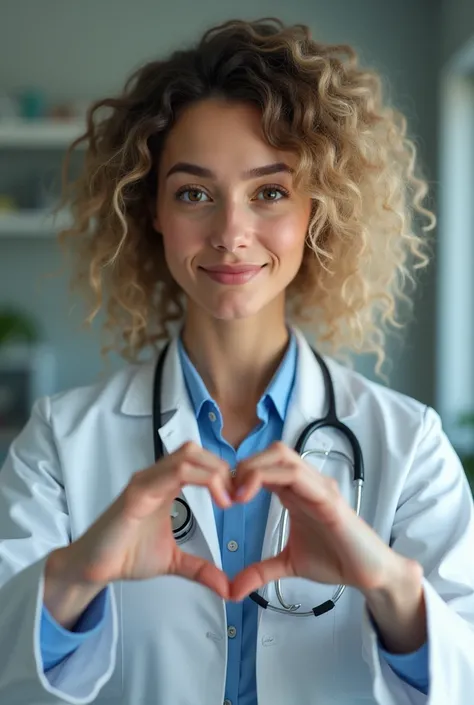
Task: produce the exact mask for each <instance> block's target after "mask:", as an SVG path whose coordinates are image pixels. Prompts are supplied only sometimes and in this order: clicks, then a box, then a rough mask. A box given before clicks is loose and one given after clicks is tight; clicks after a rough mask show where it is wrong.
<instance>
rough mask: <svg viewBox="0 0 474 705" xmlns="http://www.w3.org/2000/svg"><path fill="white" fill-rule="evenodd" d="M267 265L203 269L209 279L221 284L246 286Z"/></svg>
mask: <svg viewBox="0 0 474 705" xmlns="http://www.w3.org/2000/svg"><path fill="white" fill-rule="evenodd" d="M264 267H265V265H261V264H243V263H242V264H232V265H231V264H217V265H209V266H208V267H201V268H200V269H202V271H203V272H205V273H206V274H207V275H208V277H210V278H211V279H212V280H214V281H216V282H218V283H219V284H245V283H246V282H248V281H250V280H251V279H253V278H254V277H256V276H257V275H258V274H259V273H260V272H261V271H262V269H263V268H264Z"/></svg>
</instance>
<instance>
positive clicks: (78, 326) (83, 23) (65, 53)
mask: <svg viewBox="0 0 474 705" xmlns="http://www.w3.org/2000/svg"><path fill="white" fill-rule="evenodd" d="M264 16H278V17H280V18H281V19H283V20H285V21H287V22H300V23H304V24H308V25H309V26H310V27H311V28H312V30H313V34H314V36H315V37H317V38H320V39H321V40H323V41H327V42H342V43H349V44H352V45H353V46H354V47H355V48H356V49H357V51H358V52H359V54H360V55H361V58H362V60H363V62H364V63H366V64H367V65H369V66H372V67H374V68H376V69H378V70H379V71H380V72H381V73H382V74H383V76H384V77H385V81H386V85H387V90H388V95H389V96H390V99H391V101H392V103H393V104H395V105H396V106H397V107H399V108H400V109H401V110H402V111H404V112H405V113H406V115H407V117H408V120H409V126H410V133H411V136H412V137H414V139H415V141H416V143H417V145H418V149H419V153H420V156H421V160H422V164H423V167H424V172H425V174H426V176H427V177H428V180H429V182H430V185H431V198H432V206H433V208H434V209H435V210H436V212H437V214H438V218H439V223H438V228H437V231H436V243H435V248H434V249H435V262H434V264H433V265H432V267H431V269H430V271H429V272H428V273H426V274H424V276H423V278H422V281H421V284H420V286H419V288H418V292H417V295H416V303H415V309H414V317H413V322H412V323H411V325H410V326H409V327H408V328H406V329H405V330H404V332H403V334H402V335H401V336H399V337H393V339H391V340H390V341H389V347H388V355H389V357H390V359H391V367H390V369H389V374H390V379H389V384H390V386H392V387H393V388H395V389H397V390H400V391H402V392H405V393H407V394H410V395H412V396H414V397H416V398H418V399H420V400H421V401H423V402H425V403H427V404H431V405H432V406H434V407H435V408H436V409H437V410H438V412H439V413H440V414H441V416H442V418H443V422H444V424H445V427H446V430H447V432H448V434H449V436H450V437H451V439H452V440H453V442H454V444H455V446H456V448H457V449H458V451H459V452H460V454H461V455H462V457H463V460H464V462H465V467H466V468H469V467H471V468H472V466H473V465H474V462H473V458H474V277H473V272H474V205H473V203H474V2H473V0H331V2H327V0H293V2H291V3H288V2H286V0H272V2H270V1H269V0H257V1H255V0H240V2H239V3H238V4H237V3H235V2H228V1H227V0H219V2H217V0H201V2H199V3H191V2H190V0H174V2H172V3H164V2H159V0H134V1H133V2H130V0H81V2H77V1H74V0H0V460H1V455H2V453H4V452H5V449H6V448H7V447H8V444H9V442H10V440H11V438H12V436H13V435H16V433H17V432H18V429H19V428H20V427H21V426H22V425H23V423H24V422H25V419H26V417H27V415H28V414H29V409H30V406H31V402H32V400H33V399H34V398H36V397H37V396H40V395H43V394H51V393H55V392H57V391H60V390H63V389H67V388H69V387H72V386H76V385H83V384H88V383H91V382H94V381H96V380H97V379H98V378H100V377H101V376H103V375H105V374H108V373H109V372H110V371H111V370H112V369H114V368H116V367H117V366H118V365H120V364H123V363H121V362H120V361H119V360H118V359H116V358H114V357H113V356H112V357H111V358H110V359H109V362H104V360H102V359H101V356H100V347H101V340H100V322H99V325H97V326H94V327H93V328H92V329H90V330H85V329H84V328H83V326H82V320H83V316H84V307H83V305H82V301H81V300H80V298H79V297H78V295H75V296H71V295H70V294H69V277H68V271H67V268H64V266H63V260H62V258H61V255H60V251H59V247H58V245H57V243H56V240H55V231H56V230H57V229H58V227H59V226H60V225H61V218H59V219H58V220H56V222H54V221H53V220H52V219H51V217H50V215H49V213H50V210H51V207H52V206H53V205H55V203H56V200H57V196H58V193H59V176H60V165H61V160H62V157H63V154H64V150H65V148H66V146H67V145H68V144H69V143H70V142H71V141H72V139H73V138H74V137H75V136H76V135H78V134H79V133H80V131H81V129H82V120H83V116H84V112H85V110H86V108H87V105H88V104H89V102H90V101H91V100H93V99H95V98H98V97H102V96H103V95H105V94H109V93H111V92H114V91H116V90H119V89H120V88H121V87H122V85H123V83H124V80H125V79H126V77H128V75H129V74H130V73H131V71H132V70H133V69H135V68H136V67H138V66H139V65H140V64H141V63H142V62H144V61H146V60H149V59H152V58H156V57H158V56H159V55H160V54H162V53H164V52H166V51H168V50H170V49H173V48H175V47H177V46H179V45H184V44H186V43H187V42H189V41H190V40H192V39H193V38H195V37H196V36H197V35H198V33H199V32H200V31H201V30H203V29H205V28H207V27H208V26H210V25H211V24H214V23H217V22H220V21H223V20H225V19H230V18H232V17H239V18H242V19H252V18H258V17H264ZM77 159H78V160H80V155H78V157H77ZM62 266H63V271H62V272H61V274H60V275H59V276H58V275H57V272H58V270H59V269H60V268H61V267H62ZM52 275H54V276H52ZM355 364H356V366H357V368H359V369H360V370H361V371H363V372H364V373H365V374H367V375H368V376H369V377H375V375H374V372H373V365H374V360H373V359H372V358H371V359H365V358H360V359H357V360H355ZM472 472H473V473H474V469H473V470H472Z"/></svg>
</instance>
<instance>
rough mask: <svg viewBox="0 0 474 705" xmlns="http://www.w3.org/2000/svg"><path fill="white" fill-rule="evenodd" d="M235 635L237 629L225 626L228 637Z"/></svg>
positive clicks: (231, 637)
mask: <svg viewBox="0 0 474 705" xmlns="http://www.w3.org/2000/svg"><path fill="white" fill-rule="evenodd" d="M236 635H237V629H236V628H235V627H227V636H228V637H229V639H233V638H234V637H235V636H236Z"/></svg>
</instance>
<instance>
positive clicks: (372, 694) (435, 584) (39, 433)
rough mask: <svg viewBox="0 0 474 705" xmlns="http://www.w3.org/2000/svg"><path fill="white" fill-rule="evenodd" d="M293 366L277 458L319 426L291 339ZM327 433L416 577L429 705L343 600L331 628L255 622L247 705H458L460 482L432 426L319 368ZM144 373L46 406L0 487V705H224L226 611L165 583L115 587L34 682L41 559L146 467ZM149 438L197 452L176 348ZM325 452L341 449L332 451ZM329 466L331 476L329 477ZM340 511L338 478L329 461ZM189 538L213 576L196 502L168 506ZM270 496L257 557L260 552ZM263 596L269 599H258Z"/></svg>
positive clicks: (181, 584) (311, 591) (305, 362)
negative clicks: (254, 696)
mask: <svg viewBox="0 0 474 705" xmlns="http://www.w3.org/2000/svg"><path fill="white" fill-rule="evenodd" d="M297 337H298V346H299V354H300V364H299V372H298V376H297V380H296V389H295V395H294V398H293V400H292V402H291V404H290V408H289V412H288V418H287V420H286V423H285V427H284V432H283V440H284V441H285V442H286V443H287V444H289V445H290V446H292V445H293V444H294V442H295V440H296V438H297V436H298V434H299V433H300V431H301V429H302V428H303V426H305V425H306V424H307V423H308V422H309V421H311V420H312V419H314V418H317V417H321V416H322V415H323V414H324V413H325V402H326V400H325V395H324V387H323V380H322V376H321V372H320V368H319V366H318V364H317V362H316V361H315V359H314V357H313V355H312V353H311V350H310V348H309V346H308V345H307V343H306V341H305V340H304V338H303V337H302V335H301V334H300V333H298V332H297ZM328 363H329V366H330V370H331V373H332V377H333V381H334V386H335V390H336V400H337V406H338V413H339V416H340V418H341V419H342V420H343V421H344V422H345V423H347V424H348V425H349V426H350V428H351V429H352V430H353V431H354V432H355V433H356V434H357V437H358V439H359V441H360V444H361V446H362V450H363V453H364V457H365V473H366V485H365V493H364V497H363V502H362V511H361V514H362V516H363V517H364V519H365V520H366V521H367V522H368V523H369V524H370V525H371V526H372V527H373V528H374V529H375V531H377V532H378V533H379V535H380V536H381V537H382V538H383V539H384V540H385V541H386V542H387V543H390V544H391V545H392V546H393V548H394V549H395V550H396V551H398V552H400V553H402V554H404V555H406V556H412V557H414V558H416V559H417V560H418V561H419V562H420V563H421V564H422V565H423V567H424V574H425V578H424V591H425V597H426V606H427V615H428V631H429V672H430V680H431V691H430V695H429V696H424V695H422V694H421V693H420V692H418V691H417V690H415V689H413V688H412V687H410V686H409V685H407V684H406V683H404V682H403V681H402V680H401V679H400V678H398V677H397V676H396V675H395V673H394V672H393V671H392V670H391V668H390V667H389V666H388V665H387V664H386V662H385V661H384V660H383V658H382V657H381V655H380V653H379V650H378V645H377V638H376V634H375V632H374V629H373V627H372V625H371V623H370V621H369V619H368V615H367V612H366V608H365V605H364V600H363V598H362V596H361V595H360V594H359V593H358V591H357V590H354V589H349V588H348V589H347V590H346V592H345V593H344V595H343V597H342V598H341V599H340V601H339V602H338V603H337V604H336V607H335V609H334V610H332V611H331V612H328V613H327V614H325V615H323V616H321V617H318V618H313V617H305V618H295V617H289V616H286V615H278V614H275V613H272V612H270V611H263V610H260V613H259V614H260V619H259V625H258V644H257V685H258V702H259V705H292V703H301V704H304V705H330V704H333V705H353V704H355V703H366V704H369V703H378V704H379V705H395V704H396V705H408V704H410V705H422V704H423V705H428V704H429V705H448V703H449V705H472V703H473V702H474V633H473V628H472V627H473V625H474V550H473V549H474V519H473V503H472V499H471V495H470V491H469V488H468V485H467V482H466V479H465V476H464V474H463V471H462V468H461V465H460V463H459V460H458V458H457V457H456V455H455V453H454V451H453V450H452V448H451V446H450V444H449V443H448V441H447V439H446V437H445V436H444V435H443V432H442V430H441V427H440V422H439V418H438V416H437V415H436V414H435V413H434V412H433V411H432V410H430V409H426V408H425V407H423V406H422V405H421V404H419V403H417V402H415V401H413V400H411V399H409V398H407V397H404V396H402V395H400V394H398V393H395V392H393V391H390V390H387V389H385V388H383V387H381V386H379V385H376V384H374V383H372V382H369V381H367V380H366V379H364V378H363V377H361V376H360V375H358V374H356V373H355V372H353V371H350V370H348V369H346V368H344V367H342V366H340V365H338V364H336V363H335V362H333V361H328ZM153 371H154V369H153V364H151V363H149V364H148V363H147V364H143V365H140V366H130V367H127V368H126V369H124V370H122V371H120V372H119V373H117V374H115V375H114V376H113V377H112V378H111V379H110V380H109V381H107V382H105V383H103V384H98V385H95V386H92V387H88V388H84V389H76V390H73V391H69V392H66V393H64V394H60V395H58V396H56V397H53V398H51V399H48V398H47V399H44V400H42V401H40V402H39V403H37V404H36V406H35V408H34V411H33V413H32V417H31V420H30V421H29V423H28V424H27V426H26V428H25V429H24V431H23V432H22V433H21V434H20V436H19V437H18V439H17V440H16V441H15V443H14V444H13V447H12V449H11V451H10V454H9V456H8V459H7V461H6V464H5V466H4V468H3V470H2V471H1V472H0V586H2V587H1V588H0V702H1V703H2V704H3V703H5V705H50V704H51V705H52V704H53V703H89V702H92V701H94V702H98V703H103V704H104V705H106V704H107V703H114V704H115V703H116V704H119V703H123V704H124V705H125V704H127V705H142V704H143V705H171V704H173V705H222V702H223V699H224V683H225V675H226V659H227V639H228V637H227V633H226V629H227V624H226V614H225V608H224V603H223V601H222V600H221V599H220V598H219V597H217V595H215V594H214V593H213V592H211V591H209V590H207V589H206V588H204V587H201V586H198V585H196V584H194V583H191V582H188V581H185V580H183V579H180V578H177V577H164V578H163V577H162V578H157V579H152V580H148V581H142V582H123V583H118V584H115V585H113V588H112V598H113V599H112V601H111V608H110V610H109V611H108V612H107V615H106V619H105V627H104V628H103V630H102V631H100V633H99V634H97V635H96V636H94V637H93V638H92V639H90V640H89V641H87V642H86V643H85V644H84V645H83V646H81V647H80V648H79V649H78V651H77V652H76V653H74V654H73V655H72V656H71V657H70V658H68V659H67V660H66V662H65V663H63V664H60V665H59V666H57V667H55V668H53V669H52V670H51V671H50V672H49V673H48V674H47V675H46V676H45V675H44V674H43V669H42V663H41V655H40V646H39V627H40V614H41V605H42V590H43V577H42V576H43V569H44V563H45V556H46V554H48V553H49V552H50V551H51V550H53V549H54V548H56V547H58V546H62V545H66V544H67V543H68V542H69V541H71V540H74V539H76V538H77V537H78V536H79V535H81V534H82V533H83V532H84V531H85V530H86V529H87V528H88V526H89V525H90V524H91V523H92V522H93V521H94V520H95V519H96V517H98V515H100V514H101V513H102V512H103V511H104V510H105V509H106V507H107V506H108V505H109V504H110V503H111V502H112V500H113V499H114V498H115V497H116V496H117V495H118V494H119V493H120V492H121V490H122V489H123V488H124V487H125V485H126V484H127V483H128V481H129V480H130V478H131V476H132V475H133V473H134V472H135V471H136V470H139V469H142V468H145V467H147V466H149V465H150V464H151V463H152V462H153V441H152V429H151V402H152V380H153ZM162 409H163V418H162V426H161V429H160V435H161V438H162V441H163V444H164V446H165V448H166V451H167V452H168V453H171V452H173V451H174V450H176V449H177V448H178V447H179V446H181V445H182V444H183V443H184V442H185V441H186V440H190V439H192V440H194V441H197V442H199V434H198V428H197V425H196V420H195V418H194V415H193V411H192V408H191V406H190V402H189V400H188V397H187V394H186V391H185V387H184V384H183V378H182V373H181V368H180V365H179V359H178V354H177V347H176V342H174V343H172V346H171V351H170V355H169V356H168V358H167V361H166V367H165V370H164V375H163V389H162ZM321 442H322V443H323V445H324V446H325V447H328V448H329V447H331V446H332V447H334V448H336V447H341V448H342V446H343V445H344V444H342V446H341V442H340V441H339V440H337V437H336V438H335V437H333V436H332V435H331V434H330V433H325V434H324V439H322V437H321V436H319V439H318V445H321ZM332 466H334V467H332ZM320 469H321V470H322V472H327V473H329V474H331V473H333V474H334V475H335V476H337V479H338V481H339V482H340V487H341V491H342V492H343V493H344V495H345V496H346V497H347V500H348V501H350V502H351V501H352V500H353V495H352V489H351V483H350V477H349V473H348V471H347V469H343V471H340V469H339V468H338V466H337V464H335V463H332V462H330V461H327V462H326V464H325V465H322V466H320ZM183 493H184V495H185V498H186V500H187V502H188V503H189V505H190V507H191V509H192V511H193V512H194V515H195V517H196V520H197V527H198V528H197V530H196V531H195V532H194V535H193V537H192V539H191V540H189V541H188V542H187V543H186V544H184V545H183V549H184V550H186V551H190V552H193V553H195V554H199V555H202V556H205V557H206V558H208V559H209V560H211V561H214V562H215V563H216V564H217V565H219V566H220V565H221V559H220V551H219V545H218V538H217V533H216V527H215V522H214V515H213V509H212V504H211V499H210V496H209V493H208V491H207V490H205V489H202V488H196V487H186V488H185V489H184V491H183ZM279 517H280V504H279V501H278V499H277V498H276V497H275V496H273V497H272V500H271V506H270V512H269V518H268V523H267V528H266V533H265V539H264V546H263V555H264V556H268V555H269V553H270V551H271V549H272V547H273V546H274V545H275V540H276V533H277V532H276V529H277V524H278V520H279ZM283 584H284V589H285V596H286V598H287V599H288V600H291V601H293V602H302V603H303V605H304V606H306V607H313V606H315V605H317V604H319V603H321V602H323V601H324V600H326V599H328V598H329V597H330V596H331V594H332V592H333V587H334V586H326V585H319V584H316V583H310V582H309V581H304V580H301V579H287V580H285V581H284V582H283ZM269 596H270V597H273V598H274V592H273V589H272V586H271V587H270V590H269Z"/></svg>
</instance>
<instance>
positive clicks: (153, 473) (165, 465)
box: [45, 442, 232, 621]
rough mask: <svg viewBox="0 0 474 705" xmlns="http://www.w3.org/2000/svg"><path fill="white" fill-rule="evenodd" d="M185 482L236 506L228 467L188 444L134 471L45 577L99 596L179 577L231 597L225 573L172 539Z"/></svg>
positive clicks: (54, 559)
mask: <svg viewBox="0 0 474 705" xmlns="http://www.w3.org/2000/svg"><path fill="white" fill-rule="evenodd" d="M184 485H200V486H202V487H207V488H208V489H209V491H210V493H211V495H212V497H213V499H214V501H215V502H216V503H217V504H218V505H219V506H220V507H221V508H223V509H225V508H228V507H229V506H230V505H231V498H230V495H231V492H232V489H231V474H230V471H229V465H228V464H227V463H226V462H225V461H223V460H221V459H220V458H218V457H216V456H215V455H213V454H212V453H210V452H209V451H207V450H205V449H203V448H201V447H200V446H198V445H196V444H195V443H192V442H189V443H185V444H184V445H183V446H182V447H181V448H179V449H178V450H177V451H176V452H174V453H172V454H171V455H169V456H166V457H164V458H162V459H161V460H159V461H158V462H157V463H155V464H154V465H152V466H151V467H149V468H146V469H145V470H141V471H139V472H137V473H135V475H134V476H133V477H132V479H131V481H130V483H129V484H128V485H127V487H126V488H125V490H124V491H123V492H122V493H121V494H120V495H119V497H118V498H117V499H116V500H115V502H113V504H111V506H110V507H109V508H108V509H107V510H106V511H105V512H104V513H103V514H102V515H101V516H100V517H99V519H98V520H97V521H96V522H95V523H94V524H93V525H92V526H91V527H90V528H89V529H88V530H87V531H86V532H85V533H84V534H83V535H82V536H81V537H80V538H79V539H77V540H76V541H74V542H73V543H71V544H70V545H69V546H67V547H65V548H62V549H58V550H57V551H55V552H54V553H53V554H51V556H50V559H51V561H50V563H49V570H48V568H47V573H46V576H47V577H48V575H49V577H50V578H51V576H53V575H55V576H56V578H58V576H59V575H60V576H61V581H64V580H65V579H66V580H67V582H68V583H69V584H74V585H76V586H77V585H83V586H90V589H91V591H93V593H95V594H96V593H97V592H99V591H100V589H102V587H104V586H105V585H107V584H109V583H111V582H114V581H117V580H144V579H147V578H153V577H156V576H159V575H180V576H182V577H184V578H188V579H189V580H194V581H196V582H198V583H201V584H202V585H205V586H207V587H208V588H210V589H211V590H214V591H215V592H216V593H217V594H218V595H220V596H221V597H223V598H226V597H227V595H228V580H227V577H226V575H225V574H224V573H223V572H222V571H221V570H219V569H218V568H217V567H216V566H215V565H214V564H211V563H209V561H207V560H205V559H204V558H201V557H199V556H194V555H192V554H189V553H185V552H183V551H181V550H180V548H179V546H178V545H177V544H176V541H175V539H174V537H173V532H172V526H171V518H170V514H171V509H172V504H173V501H174V499H175V498H176V497H177V496H178V495H179V494H180V492H181V489H182V487H183V486H184ZM54 554H56V556H54ZM59 566H60V568H59ZM66 576H67V577H66ZM51 579H52V578H51ZM46 587H47V585H46ZM56 592H57V590H56ZM53 602H54V601H53ZM45 603H46V599H45ZM47 606H48V605H47ZM66 621H69V620H66Z"/></svg>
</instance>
